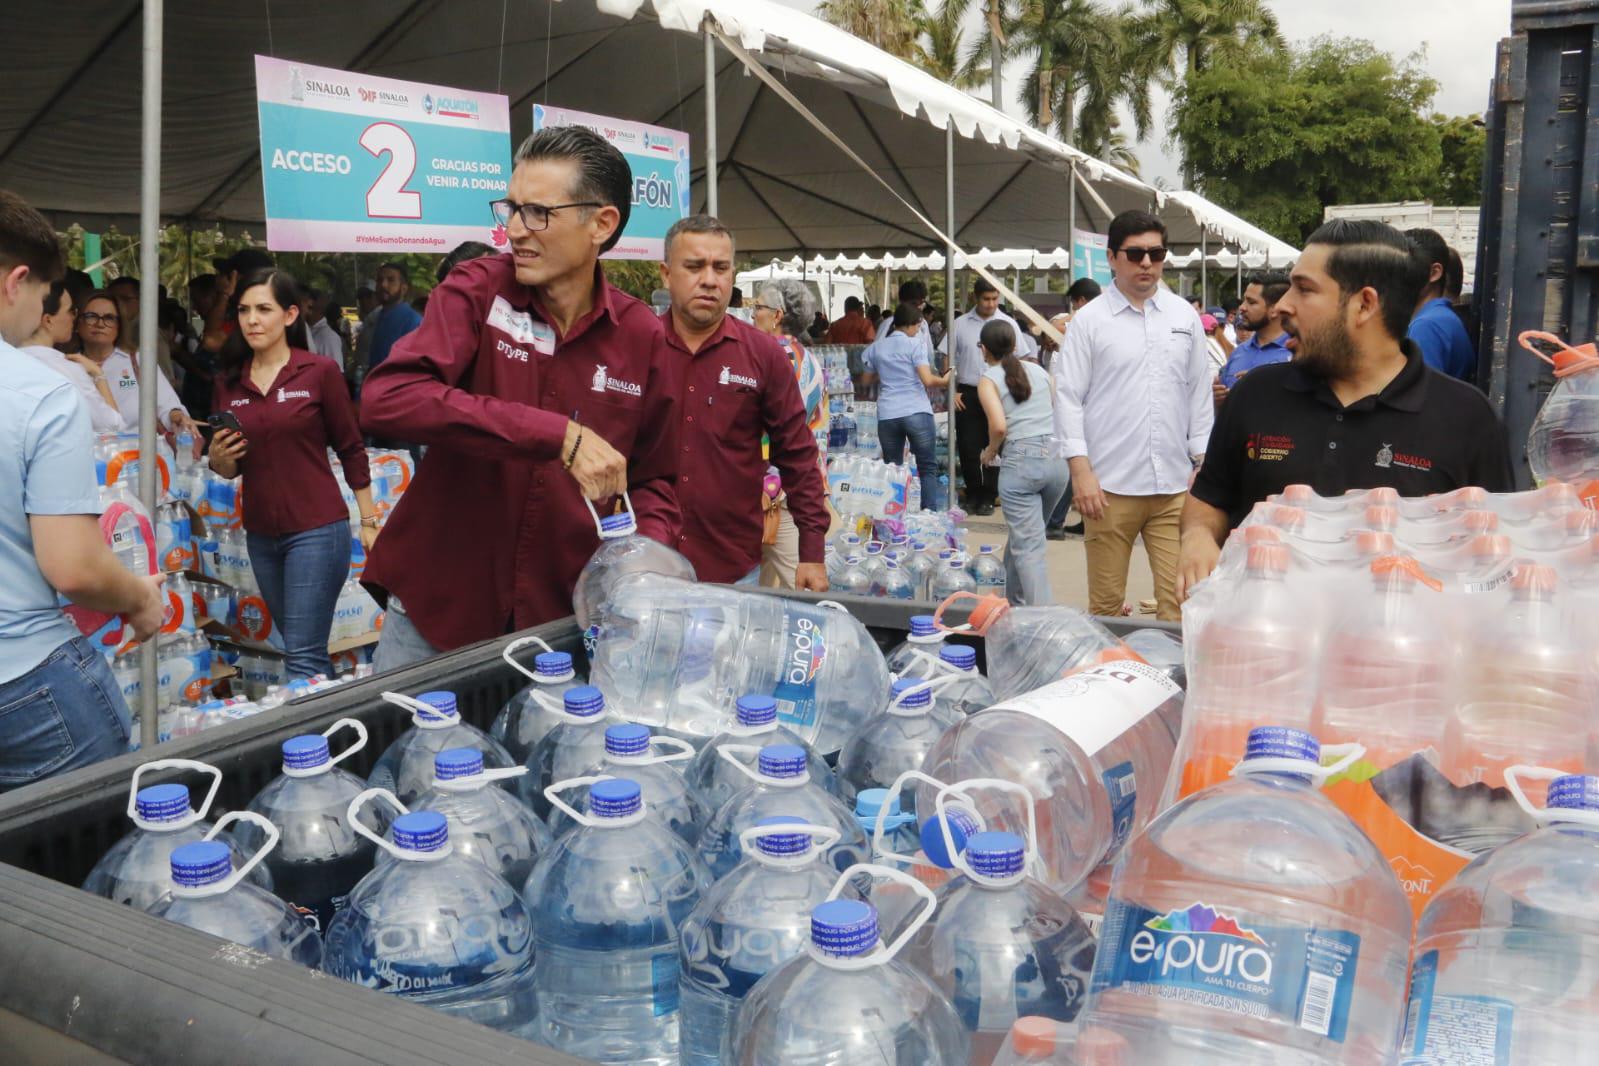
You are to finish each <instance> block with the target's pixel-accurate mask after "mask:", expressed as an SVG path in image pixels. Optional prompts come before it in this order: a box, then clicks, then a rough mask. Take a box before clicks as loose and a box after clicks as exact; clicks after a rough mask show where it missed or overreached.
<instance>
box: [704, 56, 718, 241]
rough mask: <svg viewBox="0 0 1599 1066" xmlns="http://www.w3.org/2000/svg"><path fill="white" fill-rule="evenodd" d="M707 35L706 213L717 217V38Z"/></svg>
mask: <svg viewBox="0 0 1599 1066" xmlns="http://www.w3.org/2000/svg"><path fill="white" fill-rule="evenodd" d="M704 34H705V211H706V213H707V214H709V215H713V216H714V215H715V214H716V211H717V196H716V151H717V148H716V38H715V37H712V36H711V31H710V29H709V28H708V27H707V28H706V29H705V31H704Z"/></svg>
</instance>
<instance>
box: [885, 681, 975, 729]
mask: <svg viewBox="0 0 1599 1066" xmlns="http://www.w3.org/2000/svg"><path fill="white" fill-rule="evenodd" d="M959 680H961V676H960V675H959V674H940V675H939V676H937V677H926V678H922V679H921V680H919V681H917V682H916V684H914V685H907V686H906V687H905V688H904V689H903V690H901V691H900V692H899V693H897V694H896V695H895V696H894V697H893V698H892V699H890V700H889V701H888V708H887V711H888V713H889V714H892V715H895V716H897V717H900V718H917V717H920V716H921V715H924V714H931V713H932V710H933V704H932V701H931V700H929V701H928V704H927V706H926V707H907V706H905V699H906V697H908V696H913V695H915V694H916V693H918V692H929V693H932V694H933V695H934V696H936V695H937V694H938V693H937V690H938V689H941V688H948V687H949V686H950V684H952V683H953V682H956V681H959Z"/></svg>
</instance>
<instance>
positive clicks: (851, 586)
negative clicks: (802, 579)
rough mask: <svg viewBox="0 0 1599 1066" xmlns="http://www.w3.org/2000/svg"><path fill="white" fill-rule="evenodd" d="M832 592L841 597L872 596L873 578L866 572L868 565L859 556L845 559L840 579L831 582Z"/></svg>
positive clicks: (839, 573) (848, 556)
mask: <svg viewBox="0 0 1599 1066" xmlns="http://www.w3.org/2000/svg"><path fill="white" fill-rule="evenodd" d="M828 584H829V585H830V586H831V587H832V590H833V591H834V592H836V593H838V594H839V595H841V596H870V595H871V594H872V578H871V575H870V574H868V573H867V572H866V563H865V560H864V559H862V557H861V556H859V555H847V556H845V557H844V565H843V567H842V568H841V569H840V570H839V572H838V578H837V579H836V580H833V581H829V582H828Z"/></svg>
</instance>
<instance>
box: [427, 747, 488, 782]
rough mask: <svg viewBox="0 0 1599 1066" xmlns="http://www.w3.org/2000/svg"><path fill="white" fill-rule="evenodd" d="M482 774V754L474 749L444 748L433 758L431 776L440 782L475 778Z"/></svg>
mask: <svg viewBox="0 0 1599 1066" xmlns="http://www.w3.org/2000/svg"><path fill="white" fill-rule="evenodd" d="M482 772H483V753H482V752H481V751H478V750H477V749H476V748H446V749H445V750H443V751H441V752H439V753H438V754H437V755H435V756H433V776H434V777H436V778H438V779H439V780H440V781H454V780H455V779H456V778H458V777H476V776H477V775H478V774H481V773H482Z"/></svg>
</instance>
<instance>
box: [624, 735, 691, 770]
mask: <svg viewBox="0 0 1599 1066" xmlns="http://www.w3.org/2000/svg"><path fill="white" fill-rule="evenodd" d="M656 745H660V746H661V747H665V748H674V749H676V750H674V751H671V752H668V753H666V754H664V755H651V754H648V753H647V752H646V753H645V754H643V755H609V754H608V755H606V756H605V761H606V762H609V763H614V764H615V765H617V766H650V765H653V764H655V763H667V762H684V761H686V760H688V759H692V758H694V756H696V755H698V754H699V752H697V751H695V750H694V745H692V744H690V743H689V742H688V741H686V740H679V739H678V738H677V737H658V736H651V737H650V747H652V748H653V747H655V746H656Z"/></svg>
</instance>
